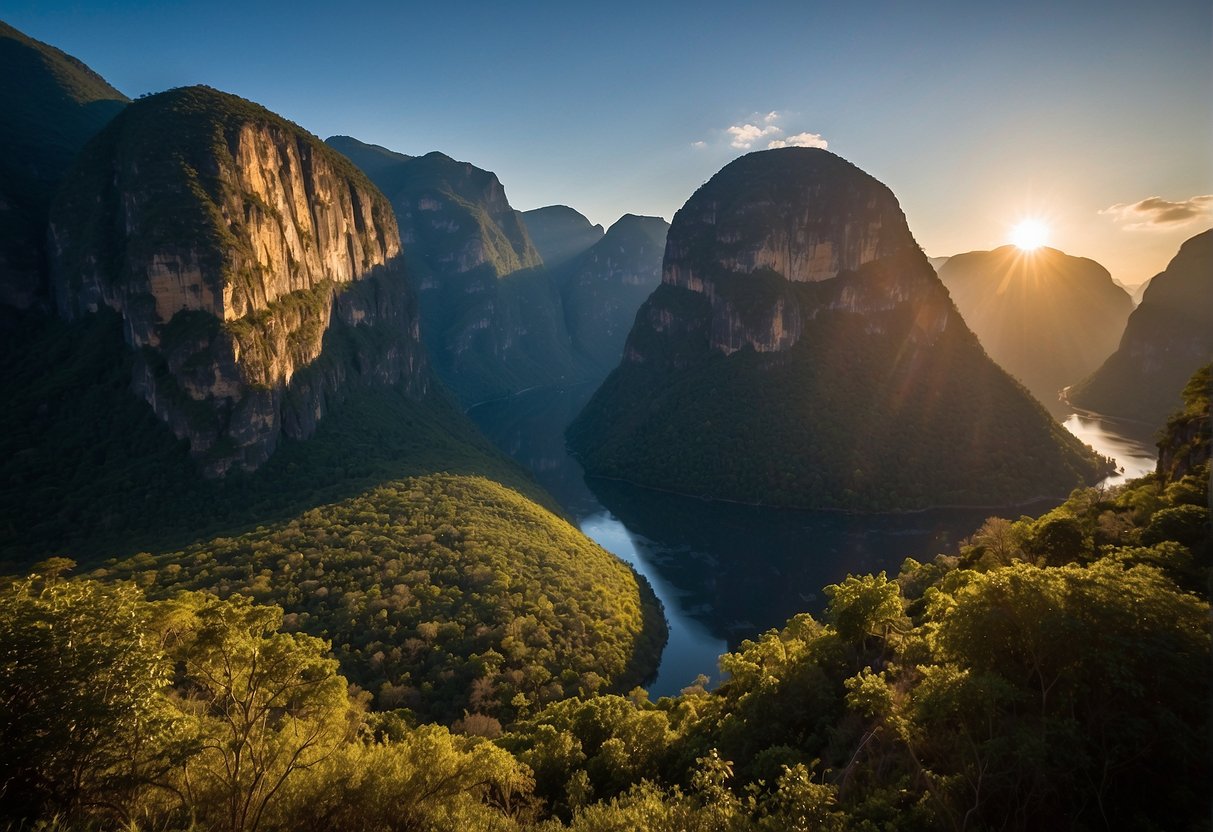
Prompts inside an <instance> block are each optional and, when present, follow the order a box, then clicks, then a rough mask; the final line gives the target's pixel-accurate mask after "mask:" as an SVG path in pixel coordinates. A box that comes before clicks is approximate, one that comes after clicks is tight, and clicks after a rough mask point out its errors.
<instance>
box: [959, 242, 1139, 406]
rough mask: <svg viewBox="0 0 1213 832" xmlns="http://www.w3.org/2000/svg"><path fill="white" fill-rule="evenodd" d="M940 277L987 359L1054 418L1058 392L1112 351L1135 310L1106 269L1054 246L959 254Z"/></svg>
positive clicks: (1010, 248) (1089, 370)
mask: <svg viewBox="0 0 1213 832" xmlns="http://www.w3.org/2000/svg"><path fill="white" fill-rule="evenodd" d="M939 279H940V280H942V281H943V285H944V286H947V287H948V291H949V292H950V293H951V295H952V300H953V301H955V302H956V308H957V309H959V310H960V314H961V315H962V316H963V317H964V319H965V323H967V324H968V325H969V327H970V328H971V329H972V330H973V332H974V333H976V334H977V337H978V339H979V340H980V341H981V343H982V346H984V347H985V348H986V352H988V353H989V354H990V357H991V358H993V359H994V360H995V361H996V362H998V364H999V366H1001V367H1002V368H1003V369H1004V370H1006V371H1007V372H1009V373H1010V374H1011V375H1013V376H1015V378H1017V379H1019V381H1021V382H1022V383H1023V385H1024V386H1025V387H1027V388H1028V390H1029V391H1031V393H1032V395H1034V396H1035V397H1036V398H1037V399H1039V400H1040V401H1041V403H1043V404H1044V405H1045V407H1046V408H1048V409H1049V410H1050V411H1051V412H1054V413H1056V414H1060V413H1062V412H1064V411H1065V406H1064V404H1062V403H1061V401H1060V400H1059V399H1058V394H1059V393H1060V392H1061V389H1062V388H1063V387H1065V386H1066V385H1069V384H1073V383H1075V382H1076V381H1078V380H1080V379H1082V378H1084V377H1085V376H1087V375H1088V374H1089V373H1091V372H1092V371H1093V370H1094V369H1095V368H1096V367H1098V366H1099V365H1100V364H1101V363H1103V361H1104V359H1106V358H1107V357H1108V356H1109V355H1111V354H1112V351H1113V350H1114V349H1116V344H1117V342H1119V341H1120V335H1121V333H1122V332H1123V331H1124V327H1125V322H1126V321H1127V320H1128V319H1129V312H1130V311H1132V308H1133V303H1132V301H1131V300H1130V298H1129V295H1128V293H1126V292H1125V290H1124V289H1122V288H1121V287H1119V286H1117V285H1116V283H1115V282H1113V280H1112V276H1111V275H1110V274H1108V271H1107V269H1105V268H1104V267H1103V266H1101V265H1099V264H1098V263H1096V262H1095V261H1094V260H1089V259H1087V258H1085V257H1072V256H1070V255H1068V254H1065V253H1063V252H1061V251H1058V250H1057V249H1052V248H1040V249H1037V250H1035V251H1031V252H1025V251H1022V250H1020V249H1018V248H1016V247H1015V246H1002V247H1001V248H997V249H995V250H994V251H973V252H968V253H967V254H958V255H956V256H955V257H952V258H950V259H949V260H948V261H947V263H946V264H944V266H943V267H942V268H940V270H939Z"/></svg>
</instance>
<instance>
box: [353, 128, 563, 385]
mask: <svg viewBox="0 0 1213 832" xmlns="http://www.w3.org/2000/svg"><path fill="white" fill-rule="evenodd" d="M329 141H330V142H336V143H337V144H338V145H339V146H341V147H343V148H345V149H346V151H347V152H350V153H352V154H353V155H354V157H356V158H358V159H363V160H366V159H368V158H372V159H374V160H375V161H376V164H374V165H373V166H372V167H370V168H368V169H367V170H366V172H367V174H368V175H369V176H370V177H371V178H372V179H373V180H374V182H375V183H376V184H377V185H378V186H379V188H380V189H381V190H382V191H383V192H384V193H385V194H387V196H388V197H389V198H390V199H391V202H392V207H393V208H394V209H395V212H396V217H397V220H398V221H399V223H400V236H401V239H402V241H403V244H404V248H405V256H406V259H407V262H408V266H409V273H410V275H411V276H412V277H413V279H414V281H415V282H416V285H417V287H418V290H419V302H420V308H421V320H422V335H423V337H424V339H425V343H426V347H427V349H428V351H429V355H430V357H431V359H432V360H433V364H434V369H435V370H436V371H437V373H438V375H439V376H440V377H441V378H442V380H443V381H444V382H445V383H446V385H447V386H448V387H450V388H451V390H452V391H454V392H455V394H456V395H457V396H458V397H459V398H460V399H461V400H462V401H463V402H464V404H472V403H475V402H478V401H483V400H485V399H491V398H497V397H500V396H504V395H508V394H510V393H513V392H516V391H518V390H522V389H525V388H529V387H535V386H541V385H548V384H554V383H558V382H561V381H569V380H572V379H573V378H578V377H581V376H582V374H583V370H582V368H581V366H580V362H579V361H578V360H577V358H576V357H575V356H574V354H573V349H572V344H571V342H570V339H569V334H568V332H567V330H566V329H565V326H564V320H563V313H562V311H561V301H560V294H559V291H558V289H557V286H556V284H555V282H554V281H553V280H552V277H551V275H550V273H549V272H548V271H547V270H546V269H545V268H544V267H543V261H542V259H541V258H540V256H539V253H538V251H537V250H536V249H535V246H534V244H533V243H532V242H531V239H530V236H529V234H528V233H527V229H526V226H525V225H524V224H523V222H522V221H521V220H520V219H519V215H518V213H517V212H516V211H514V209H513V208H512V207H510V203H509V200H508V199H507V198H506V193H505V188H503V187H502V185H501V182H500V181H499V180H498V178H497V176H496V175H495V174H493V173H492V172H490V171H486V170H483V169H481V168H478V167H476V166H475V165H472V164H469V163H467V162H460V161H456V160H455V159H452V158H450V157H449V156H446V155H444V154H442V153H437V152H435V153H427V154H425V155H424V156H418V157H415V158H409V159H406V160H403V161H399V162H397V163H396V164H395V165H382V164H378V162H379V161H382V159H383V156H382V154H376V155H375V156H373V157H372V156H371V154H370V151H369V150H368V147H369V146H367V145H362V144H361V143H359V142H357V141H356V140H353V139H348V138H345V137H334V138H333V139H330V140H329ZM351 143H353V144H351Z"/></svg>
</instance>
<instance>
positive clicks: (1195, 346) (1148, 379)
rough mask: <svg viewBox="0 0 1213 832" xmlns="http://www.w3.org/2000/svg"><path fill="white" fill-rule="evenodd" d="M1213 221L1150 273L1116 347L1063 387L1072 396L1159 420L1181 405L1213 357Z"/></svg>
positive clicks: (1095, 406)
mask: <svg viewBox="0 0 1213 832" xmlns="http://www.w3.org/2000/svg"><path fill="white" fill-rule="evenodd" d="M1210 298H1213V229H1211V230H1209V231H1205V232H1203V233H1201V234H1197V235H1196V236H1195V237H1192V238H1191V239H1189V240H1187V241H1186V242H1185V243H1184V244H1183V245H1182V246H1180V249H1179V253H1178V254H1176V255H1175V257H1174V259H1172V260H1171V262H1170V263H1169V264H1168V265H1167V268H1166V270H1165V271H1163V272H1161V273H1159V274H1158V275H1156V276H1155V277H1152V278H1151V279H1150V281H1149V286H1148V287H1147V288H1146V291H1145V294H1144V295H1143V296H1142V300H1141V304H1140V305H1139V306H1138V307H1137V308H1136V309H1134V310H1133V313H1132V314H1131V315H1130V316H1129V321H1128V324H1126V326H1125V329H1124V334H1123V335H1122V336H1121V339H1120V344H1119V346H1118V347H1117V348H1116V352H1114V353H1112V355H1110V356H1109V357H1108V359H1107V360H1106V361H1105V362H1104V363H1103V364H1102V365H1100V367H1099V369H1097V370H1096V371H1095V372H1093V373H1092V374H1091V375H1089V376H1087V377H1086V378H1084V379H1083V380H1082V381H1080V382H1078V383H1077V384H1075V385H1074V386H1073V387H1071V388H1069V389H1068V390H1067V391H1066V398H1067V400H1068V401H1069V402H1070V403H1071V404H1073V405H1075V406H1077V407H1081V408H1085V409H1087V410H1093V411H1096V412H1098V413H1103V414H1105V415H1108V416H1114V417H1120V418H1125V419H1134V420H1137V421H1140V422H1144V423H1145V424H1147V425H1149V426H1151V427H1158V426H1160V425H1162V423H1163V422H1164V421H1165V420H1166V419H1167V417H1168V416H1169V415H1170V414H1171V413H1173V412H1175V411H1176V410H1178V409H1179V408H1180V406H1181V401H1180V396H1179V391H1180V390H1182V389H1183V388H1184V385H1185V383H1186V382H1187V380H1188V378H1189V377H1190V376H1191V375H1192V373H1193V372H1195V371H1196V369H1197V368H1198V367H1201V366H1203V365H1204V364H1206V363H1208V362H1209V361H1213V303H1210Z"/></svg>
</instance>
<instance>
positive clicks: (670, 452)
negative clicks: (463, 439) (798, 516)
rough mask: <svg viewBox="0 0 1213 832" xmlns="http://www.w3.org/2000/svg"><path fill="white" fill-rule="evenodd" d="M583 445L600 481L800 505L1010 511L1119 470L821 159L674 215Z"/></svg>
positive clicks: (734, 175)
mask: <svg viewBox="0 0 1213 832" xmlns="http://www.w3.org/2000/svg"><path fill="white" fill-rule="evenodd" d="M568 436H569V440H570V444H571V445H572V447H573V448H574V450H576V451H577V452H578V453H579V454H580V456H581V457H582V460H583V461H584V463H585V465H586V468H587V471H588V472H589V473H591V474H598V475H604V476H609V477H618V478H623V479H627V480H631V481H633V482H637V483H639V484H642V485H648V486H652V487H657V488H665V489H671V490H675V491H680V492H684V493H690V494H696V495H702V496H708V497H717V498H727V499H735V500H744V501H762V502H766V503H772V504H778V505H788V506H818V507H842V508H851V509H893V508H917V507H923V506H929V505H940V504H953V503H966V504H1005V503H1008V502H1014V501H1020V500H1026V499H1029V498H1032V497H1036V496H1039V495H1041V494H1058V493H1065V492H1067V491H1068V490H1069V489H1071V488H1072V487H1074V486H1075V485H1077V484H1079V483H1081V482H1083V481H1091V480H1092V479H1093V478H1094V477H1095V476H1097V475H1098V474H1099V473H1100V472H1101V471H1102V470H1105V469H1106V468H1107V464H1106V462H1103V461H1101V460H1099V459H1097V458H1096V457H1095V456H1094V455H1093V453H1092V452H1091V451H1090V449H1088V448H1086V447H1085V446H1083V445H1081V443H1079V442H1078V441H1077V440H1076V439H1074V437H1072V436H1071V435H1069V434H1068V433H1067V432H1066V431H1065V430H1064V429H1062V428H1061V426H1060V425H1057V424H1056V423H1055V422H1054V421H1053V420H1052V419H1050V418H1049V416H1048V414H1047V413H1045V412H1044V410H1043V409H1042V408H1041V407H1040V405H1039V404H1038V403H1037V402H1035V401H1033V400H1032V399H1031V397H1030V396H1028V395H1027V393H1026V392H1025V391H1024V390H1023V388H1022V387H1020V386H1019V385H1017V384H1016V383H1015V382H1014V381H1013V380H1012V379H1011V378H1010V377H1009V376H1008V375H1007V374H1006V373H1005V372H1003V371H1002V370H1000V369H999V368H998V367H997V366H996V365H995V364H994V363H993V362H992V361H991V360H990V359H989V358H988V357H987V356H986V355H985V353H984V352H983V351H982V349H981V347H980V345H979V344H978V342H977V339H976V337H975V336H974V335H973V334H972V332H970V331H969V329H968V328H967V327H966V326H965V324H964V321H963V320H962V319H961V317H960V315H959V314H958V313H957V311H956V308H955V307H954V306H953V304H952V302H951V300H950V298H949V297H948V293H947V290H946V289H945V288H944V286H943V284H942V283H941V282H940V281H939V279H938V277H937V276H936V275H935V273H934V270H933V269H932V268H931V265H930V263H928V262H927V259H926V257H925V256H924V255H923V253H922V252H921V250H920V249H919V248H918V246H917V244H916V243H915V241H914V238H913V236H912V235H911V234H910V230H909V228H908V227H907V225H906V220H905V216H904V215H903V214H902V212H901V208H900V207H899V206H898V204H897V200H896V198H895V197H894V196H893V194H892V193H891V192H890V191H889V189H888V188H886V187H885V186H884V185H882V184H881V183H880V182H878V181H876V180H875V179H873V178H872V177H871V176H869V175H868V174H866V173H864V172H863V171H861V170H860V169H859V168H857V167H855V166H853V165H851V164H850V163H848V162H846V161H844V160H843V159H841V158H839V157H837V156H835V155H833V154H831V153H829V152H827V151H824V150H818V149H806V148H786V149H778V150H768V151H762V152H758V153H751V154H749V155H746V156H743V157H741V158H740V159H738V160H736V161H734V162H732V163H730V164H729V165H727V166H726V167H725V168H724V169H723V170H721V171H720V172H719V173H718V174H716V176H714V177H713V178H712V179H711V180H710V181H709V182H708V183H707V184H705V185H704V186H702V187H701V188H700V189H699V190H698V191H696V192H695V194H694V195H693V196H692V197H691V198H690V199H689V200H688V201H687V203H686V205H684V206H683V207H682V209H681V210H680V211H679V212H678V213H677V214H676V215H675V217H674V221H673V224H672V225H671V227H670V231H669V236H668V239H667V242H666V250H665V260H664V264H663V269H662V283H661V286H659V287H658V288H657V290H656V291H655V292H653V294H652V296H651V297H650V298H649V299H648V301H646V303H645V304H644V306H643V307H642V308H641V310H640V312H639V313H638V314H637V316H636V323H635V325H634V327H633V329H632V332H631V334H630V335H629V336H628V340H627V346H626V348H625V351H624V358H623V361H622V363H621V364H620V366H619V367H618V368H617V369H616V370H615V371H614V372H613V373H612V374H611V375H610V377H609V378H608V379H607V381H606V382H605V383H604V384H603V386H602V387H601V388H600V389H599V390H598V392H597V393H596V394H595V396H594V397H593V399H592V400H591V401H590V403H589V404H588V405H587V406H586V408H585V410H584V411H583V412H582V413H581V414H580V416H579V417H578V418H577V420H576V421H575V422H574V423H573V425H572V426H571V427H570V429H569V433H568Z"/></svg>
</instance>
